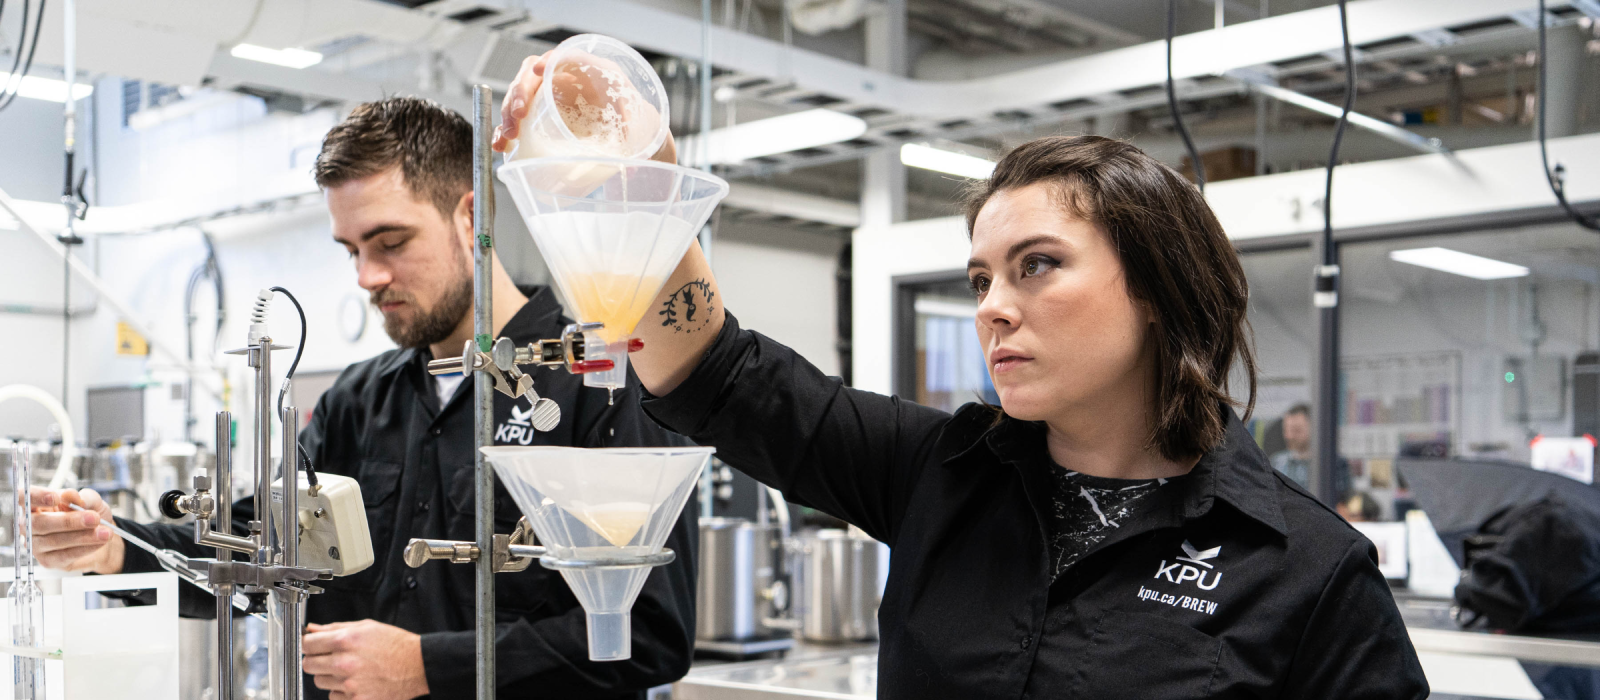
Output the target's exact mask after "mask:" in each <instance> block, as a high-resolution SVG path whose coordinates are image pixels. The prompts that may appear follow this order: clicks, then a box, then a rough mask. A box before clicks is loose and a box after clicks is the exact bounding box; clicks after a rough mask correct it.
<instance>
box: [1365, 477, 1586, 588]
mask: <svg viewBox="0 0 1600 700" xmlns="http://www.w3.org/2000/svg"><path fill="white" fill-rule="evenodd" d="M1395 468H1396V469H1398V470H1399V471H1400V476H1401V478H1403V479H1405V481H1406V483H1407V485H1408V486H1410V488H1411V494H1412V497H1413V498H1415V499H1416V501H1417V506H1418V507H1419V508H1420V509H1422V510H1423V511H1425V512H1427V514H1428V518H1429V519H1430V520H1431V521H1432V522H1433V527H1434V528H1435V529H1436V530H1438V532H1439V539H1440V540H1442V541H1443V542H1444V544H1445V547H1446V548H1447V549H1449V550H1450V555H1451V556H1452V557H1453V558H1454V559H1455V560H1456V564H1457V565H1458V566H1463V567H1465V566H1466V558H1465V553H1464V552H1463V544H1462V543H1463V541H1464V540H1465V539H1466V538H1468V537H1470V536H1472V535H1474V534H1477V532H1478V529H1479V527H1480V526H1482V525H1483V523H1485V522H1486V521H1488V520H1489V519H1490V518H1492V517H1494V516H1495V515H1497V514H1499V513H1502V512H1504V511H1506V510H1509V509H1511V508H1515V507H1517V506H1522V505H1527V504H1530V503H1535V502H1538V501H1540V500H1543V499H1545V498H1550V497H1559V498H1561V499H1562V500H1563V501H1565V502H1566V503H1567V504H1568V505H1569V506H1571V507H1574V508H1583V509H1586V510H1589V511H1591V512H1594V513H1596V514H1600V489H1596V488H1594V487H1593V486H1588V485H1585V484H1582V483H1579V482H1576V481H1573V480H1572V479H1569V478H1567V477H1564V476H1561V475H1559V474H1551V473H1548V472H1541V471H1536V470H1534V469H1531V468H1529V467H1528V466H1527V465H1525V464H1517V463H1514V462H1501V461H1487V460H1486V461H1472V460H1456V459H1405V458H1402V459H1398V460H1395Z"/></svg>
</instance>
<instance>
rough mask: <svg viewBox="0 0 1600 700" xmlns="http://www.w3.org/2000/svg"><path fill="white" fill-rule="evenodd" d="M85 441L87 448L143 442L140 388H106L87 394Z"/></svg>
mask: <svg viewBox="0 0 1600 700" xmlns="http://www.w3.org/2000/svg"><path fill="white" fill-rule="evenodd" d="M86 393H87V394H88V401H87V402H86V403H85V404H84V408H85V410H86V412H87V414H88V424H89V429H88V431H86V432H87V433H88V435H87V440H86V442H88V444H90V445H104V444H110V443H113V442H117V441H131V442H137V441H139V440H143V439H144V387H143V386H106V387H95V388H92V389H89V390H88V391H87V392H86Z"/></svg>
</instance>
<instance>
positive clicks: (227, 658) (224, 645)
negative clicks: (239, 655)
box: [211, 583, 233, 700]
mask: <svg viewBox="0 0 1600 700" xmlns="http://www.w3.org/2000/svg"><path fill="white" fill-rule="evenodd" d="M211 592H212V594H213V595H215V596H216V597H217V659H216V661H217V679H216V682H217V689H216V693H215V694H214V695H213V696H212V697H215V698H216V699H217V700H233V584H231V583H221V584H217V585H215V586H212V589H211Z"/></svg>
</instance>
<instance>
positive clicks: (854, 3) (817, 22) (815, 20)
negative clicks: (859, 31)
mask: <svg viewBox="0 0 1600 700" xmlns="http://www.w3.org/2000/svg"><path fill="white" fill-rule="evenodd" d="M784 11H786V12H788V13H789V23H790V24H792V25H794V28H795V29H797V30H799V31H801V32H804V33H806V34H810V35H812V36H816V35H818V34H826V33H828V32H831V31H834V30H835V29H845V28H848V27H852V26H855V24H856V23H857V22H860V21H861V18H863V17H865V16H867V3H866V0H788V1H787V2H785V3H784Z"/></svg>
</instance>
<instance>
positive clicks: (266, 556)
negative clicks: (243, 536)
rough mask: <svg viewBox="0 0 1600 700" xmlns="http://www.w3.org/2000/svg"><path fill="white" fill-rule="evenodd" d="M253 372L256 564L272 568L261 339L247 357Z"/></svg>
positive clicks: (266, 352)
mask: <svg viewBox="0 0 1600 700" xmlns="http://www.w3.org/2000/svg"><path fill="white" fill-rule="evenodd" d="M250 354H251V355H252V359H254V360H255V361H256V362H255V369H256V411H255V413H256V415H255V428H256V445H255V447H256V449H255V475H256V495H255V505H256V521H257V522H259V523H261V532H260V534H259V535H258V536H257V538H256V556H255V558H254V559H253V561H254V562H255V563H257V564H261V565H264V566H270V565H271V564H272V554H273V549H274V547H273V540H274V539H275V538H274V537H273V534H272V338H270V337H266V336H263V337H262V338H261V339H260V340H258V341H256V347H255V349H254V350H252V351H251V353H250Z"/></svg>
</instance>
